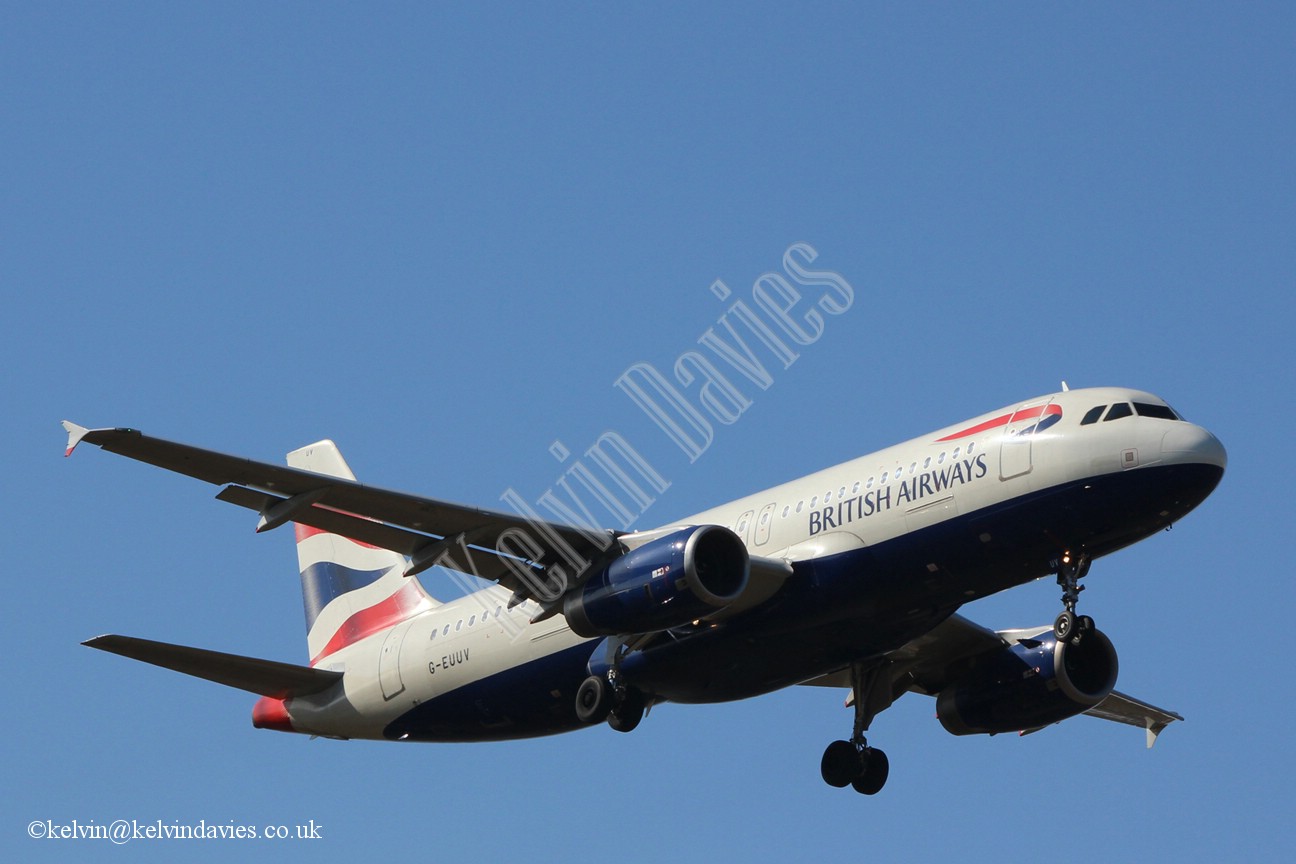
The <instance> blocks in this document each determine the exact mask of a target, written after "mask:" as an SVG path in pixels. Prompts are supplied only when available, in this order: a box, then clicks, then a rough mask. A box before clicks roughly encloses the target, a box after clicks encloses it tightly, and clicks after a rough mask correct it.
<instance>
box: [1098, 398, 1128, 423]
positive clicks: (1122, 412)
mask: <svg viewBox="0 0 1296 864" xmlns="http://www.w3.org/2000/svg"><path fill="white" fill-rule="evenodd" d="M1133 413H1134V409H1133V408H1131V407H1130V406H1129V403H1128V402H1117V403H1116V404H1115V405H1113V406H1112V407H1111V410H1109V411H1108V412H1107V416H1106V417H1104V418H1103V422H1104V423H1106V422H1107V421H1108V420H1119V419H1120V418H1122V417H1129V416H1131V415H1132V414H1133Z"/></svg>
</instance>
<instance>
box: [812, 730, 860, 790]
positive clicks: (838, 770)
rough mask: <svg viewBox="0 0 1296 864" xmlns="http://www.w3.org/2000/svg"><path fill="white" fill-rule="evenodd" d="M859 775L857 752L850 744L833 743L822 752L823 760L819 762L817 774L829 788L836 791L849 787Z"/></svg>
mask: <svg viewBox="0 0 1296 864" xmlns="http://www.w3.org/2000/svg"><path fill="white" fill-rule="evenodd" d="M859 773H860V757H859V751H858V750H856V749H855V745H854V744H852V743H851V742H849V741H834V742H832V743H831V744H829V745H828V749H827V750H824V754H823V759H821V760H820V761H819V774H820V776H822V777H823V780H824V782H825V783H827V784H828V785H829V786H836V787H837V788H838V789H841V788H843V787H845V786H849V785H850V784H851V781H852V780H854V779H855V778H856V777H858V776H859Z"/></svg>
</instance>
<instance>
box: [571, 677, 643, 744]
mask: <svg viewBox="0 0 1296 864" xmlns="http://www.w3.org/2000/svg"><path fill="white" fill-rule="evenodd" d="M615 682H616V675H615V670H610V671H609V672H608V676H607V677H604V676H602V675H591V676H589V677H588V678H586V679H585V680H584V681H582V682H581V685H580V688H579V689H577V691H576V718H577V719H578V720H580V721H581V722H582V723H591V724H593V723H602V722H603V721H604V720H606V721H607V724H608V725H609V726H611V727H612V728H613V729H615V730H616V731H618V732H629V731H631V730H633V729H634V728H635V727H636V726H638V725H639V721H640V720H642V719H643V716H644V709H645V708H646V707H647V700H646V699H645V698H644V695H643V693H642V692H640V691H639V690H636V689H635V688H633V687H628V686H626V685H624V684H617V683H615Z"/></svg>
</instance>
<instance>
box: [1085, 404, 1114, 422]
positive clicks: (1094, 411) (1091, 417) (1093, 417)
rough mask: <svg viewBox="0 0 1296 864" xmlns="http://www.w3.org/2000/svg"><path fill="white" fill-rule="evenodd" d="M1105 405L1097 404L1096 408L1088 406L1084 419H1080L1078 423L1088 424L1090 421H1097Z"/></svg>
mask: <svg viewBox="0 0 1296 864" xmlns="http://www.w3.org/2000/svg"><path fill="white" fill-rule="evenodd" d="M1106 407H1107V406H1106V405H1099V406H1098V407H1097V408H1090V409H1089V411H1088V413H1087V414H1085V416H1084V419H1083V420H1081V421H1080V425H1081V426H1088V425H1089V424H1090V423H1097V422H1098V418H1099V417H1101V416H1102V412H1103V409H1104V408H1106Z"/></svg>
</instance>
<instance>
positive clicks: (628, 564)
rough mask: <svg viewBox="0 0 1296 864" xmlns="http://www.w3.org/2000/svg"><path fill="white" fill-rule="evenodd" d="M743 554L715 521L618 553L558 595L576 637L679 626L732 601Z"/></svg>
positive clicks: (741, 577) (742, 580) (740, 584)
mask: <svg viewBox="0 0 1296 864" xmlns="http://www.w3.org/2000/svg"><path fill="white" fill-rule="evenodd" d="M749 574H750V559H749V558H748V555H747V548H746V547H745V546H744V545H743V543H742V540H740V539H738V535H737V534H735V533H734V532H732V531H730V530H729V529H728V528H723V527H721V526H719V525H701V526H697V527H693V528H682V529H680V530H679V531H676V532H674V533H671V534H667V535H666V536H665V537H659V538H658V539H656V540H653V541H650V542H648V543H645V544H644V545H643V546H640V547H639V548H637V549H633V550H631V551H630V552H627V553H626V554H625V555H622V556H621V557H620V558H618V559H617V560H616V561H613V562H612V563H611V564H609V565H608V566H607V568H606V569H604V570H603V572H601V573H599V574H598V575H596V576H595V577H594V578H592V579H590V580H589V581H588V582H586V583H585V584H584V585H583V586H582V587H581V589H580V590H579V591H577V592H574V593H573V594H571V595H569V596H568V597H567V599H566V600H564V601H563V615H564V616H565V617H566V618H567V623H568V624H569V625H570V626H571V628H572V630H573V631H575V632H576V633H577V634H578V635H580V636H613V635H617V634H621V633H647V632H650V631H653V630H666V629H669V628H671V627H679V626H680V625H683V624H686V623H688V622H690V621H692V620H694V619H696V618H701V617H704V616H706V615H708V614H711V613H714V612H716V611H717V610H719V609H723V608H724V607H726V606H728V605H729V604H730V603H733V602H734V601H735V600H737V599H738V598H739V597H740V596H742V594H743V592H744V591H745V590H746V589H747V586H748V582H749Z"/></svg>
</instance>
